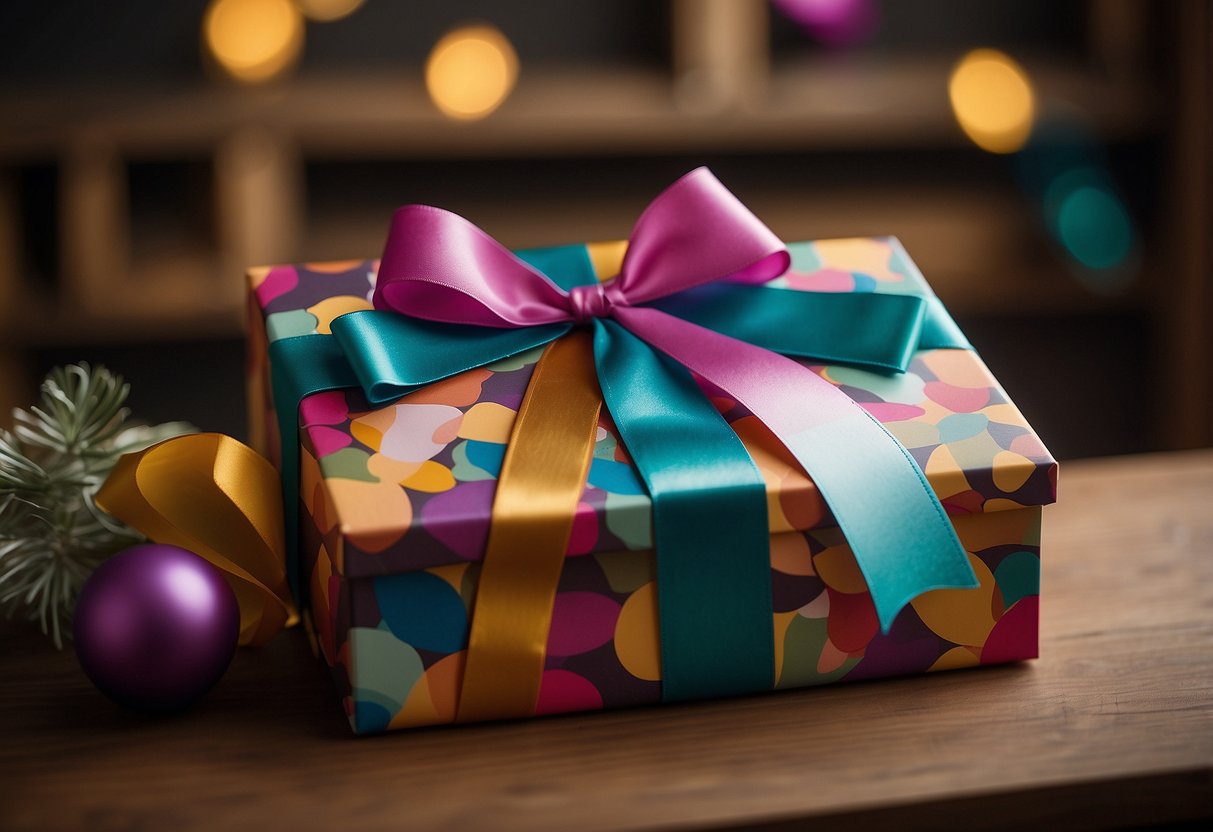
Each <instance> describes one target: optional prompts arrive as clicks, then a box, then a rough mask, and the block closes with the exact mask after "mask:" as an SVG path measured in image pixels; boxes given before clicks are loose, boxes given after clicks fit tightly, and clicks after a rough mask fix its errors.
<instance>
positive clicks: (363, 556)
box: [250, 239, 1056, 731]
mask: <svg viewBox="0 0 1213 832" xmlns="http://www.w3.org/2000/svg"><path fill="white" fill-rule="evenodd" d="M789 248H790V250H791V252H792V255H793V265H792V269H791V270H790V271H789V273H788V274H787V275H785V276H784V277H782V278H780V279H779V280H778V281H776V282H775V284H773V285H777V286H781V287H783V288H790V289H801V290H808V291H831V292H893V293H915V294H924V295H925V294H927V293H929V291H930V290H929V289H928V288H927V286H926V284H925V282H924V281H923V279H922V277H921V275H919V273H918V272H917V270H916V268H915V267H914V266H913V264H912V263H911V262H910V261H909V260H908V258H907V257H906V256H905V254H904V252H902V250H901V248H900V246H898V245H897V244H896V243H895V242H894V241H890V240H884V239H855V240H834V241H819V242H815V243H796V244H791V245H790V246H789ZM376 265H377V264H376V263H375V262H374V261H356V262H348V263H340V264H311V265H299V266H280V267H273V268H269V269H260V270H255V271H254V272H253V273H251V275H250V280H251V283H252V290H253V295H254V298H255V299H256V304H257V306H259V308H260V311H261V315H260V316H258V317H263V320H264V329H263V336H262V337H268V340H271V341H272V340H275V339H277V338H284V337H291V336H294V335H304V334H317V333H318V334H322V335H323V334H327V333H328V331H329V330H328V327H329V324H330V323H331V321H332V319H333V318H334V317H336V315H339V314H343V313H345V312H348V311H353V310H356V309H364V308H368V306H369V298H370V294H371V292H372V291H373V288H374V276H375V269H376ZM258 329H259V327H258V326H257V324H256V322H255V326H254V330H258ZM253 337H254V341H253V343H254V344H257V343H258V342H257V340H256V339H257V337H258V333H257V332H256V331H255V333H254V336H253ZM540 352H541V350H533V351H530V352H529V353H524V354H521V355H519V356H514V357H512V358H510V359H506V360H504V361H501V362H498V363H497V364H493V365H489V366H488V367H485V368H481V369H477V370H472V371H469V372H467V373H463V374H461V375H459V376H456V377H453V378H451V379H447V380H445V381H442V382H439V383H437V384H434V385H431V386H429V387H427V388H425V389H424V390H420V391H417V392H415V393H413V394H411V395H409V396H406V397H404V398H402V399H400V400H398V401H397V402H395V403H392V404H388V405H385V406H382V407H380V408H377V409H372V408H371V407H370V406H369V405H368V404H367V403H366V401H365V399H363V398H362V396H361V394H360V393H359V392H358V391H355V390H348V391H335V392H328V393H321V394H317V395H315V396H312V397H309V398H308V399H307V400H305V402H304V403H303V405H302V406H301V407H300V419H301V425H302V428H303V430H302V443H303V451H304V453H303V466H302V482H301V499H302V501H303V503H304V508H305V510H306V512H307V513H308V515H309V516H310V518H311V520H310V523H309V522H305V526H309V525H310V526H311V528H310V529H305V531H306V532H307V533H308V534H307V538H308V540H309V541H310V542H309V544H308V549H307V552H306V558H305V560H307V561H309V566H308V568H309V569H310V570H311V573H312V580H311V588H312V606H313V614H314V616H315V619H316V622H315V623H316V629H317V633H318V636H319V638H320V642H321V645H322V647H323V648H324V652H325V655H326V657H327V658H328V660H329V662H330V664H332V665H333V666H334V671H335V672H336V674H337V676H338V677H339V684H340V685H341V686H342V692H343V694H344V695H345V696H346V697H347V713H349V715H350V717H351V720H352V721H353V722H354V724H355V727H356V729H357V730H359V731H374V730H381V729H383V728H389V727H391V728H395V727H405V726H408V725H422V724H430V723H434V722H444V721H450V719H453V714H454V703H455V701H456V700H455V699H454V697H455V696H456V695H457V690H458V684H457V682H458V678H459V677H460V675H461V672H462V670H461V662H462V647H461V644H462V641H463V640H466V628H467V621H466V610H467V609H469V608H470V601H471V596H472V593H473V592H474V587H475V583H476V575H477V570H478V566H477V563H476V561H478V559H479V558H480V557H481V554H482V553H483V549H484V542H485V538H486V536H487V533H488V525H489V513H490V510H491V506H492V501H493V495H494V490H495V485H496V478H497V475H498V473H499V471H500V467H501V463H502V459H503V457H504V451H505V442H506V441H507V439H508V436H509V433H510V430H511V428H512V425H513V421H514V418H515V416H516V413H517V409H518V407H519V405H520V403H521V400H522V396H523V393H524V392H525V389H526V385H527V383H528V381H529V378H530V374H531V372H532V370H533V368H534V363H535V362H536V361H537V360H538V358H539V355H540ZM264 360H265V358H264V355H263V354H262V353H260V352H258V351H256V350H255V351H254V352H253V353H252V354H251V362H250V363H251V366H250V376H251V378H252V379H253V380H254V383H258V382H259V385H258V386H259V389H260V391H261V394H262V397H263V398H264V401H265V402H267V406H266V407H265V408H264V410H265V411H266V412H265V413H263V418H264V424H262V425H258V426H255V429H254V434H255V435H264V436H265V437H267V442H269V443H270V444H272V442H273V437H275V435H276V431H275V429H274V427H273V414H272V411H270V410H269V407H268V401H269V400H268V392H267V390H266V385H265V377H266V373H265V368H264ZM259 364H260V366H259ZM813 369H814V370H815V371H816V372H818V373H819V374H820V375H821V376H822V377H823V378H825V379H827V380H828V381H830V382H831V383H833V384H835V385H837V386H839V387H840V388H841V389H842V390H843V391H845V392H846V393H847V394H848V395H850V396H851V397H852V398H853V399H855V400H856V401H857V402H858V403H860V405H861V406H863V407H864V408H866V409H867V410H868V411H869V412H870V413H871V414H872V415H873V416H874V417H875V418H877V419H878V420H879V421H881V422H882V423H883V424H884V425H885V426H886V427H887V428H888V429H889V431H890V432H891V433H893V435H894V436H896V437H897V438H898V439H899V440H900V441H901V442H902V443H903V444H904V445H905V446H906V447H907V449H908V450H909V451H910V454H911V455H912V457H913V458H914V460H915V462H916V463H917V464H918V465H919V466H920V467H921V468H922V469H923V470H924V472H925V473H926V474H927V477H928V479H929V480H930V482H931V484H932V486H933V488H934V489H935V491H936V493H937V494H938V495H939V497H940V499H941V501H942V502H943V503H944V506H945V508H946V509H947V510H948V513H949V514H950V515H951V516H952V517H953V519H954V522H955V523H956V525H957V527H958V529H961V528H962V527H964V528H972V527H976V526H984V527H989V528H990V529H991V530H995V529H996V530H997V531H989V532H982V533H981V534H979V535H978V536H979V537H981V538H982V539H981V540H980V541H979V542H980V543H982V544H988V545H981V546H978V547H977V548H973V547H969V551H970V553H971V555H972V556H973V558H974V567H975V569H976V570H977V572H978V575H979V578H981V579H982V586H981V588H980V589H979V590H976V591H974V592H972V593H967V594H966V598H965V599H964V600H963V601H962V600H959V599H957V598H951V599H950V600H949V597H950V596H951V595H955V594H956V593H948V592H942V593H931V594H929V595H927V596H923V598H921V599H919V601H917V602H915V605H914V610H913V611H912V612H911V611H907V612H904V613H903V614H902V616H901V617H900V618H899V619H898V621H897V623H896V625H895V626H894V629H893V631H892V632H891V633H889V634H888V635H885V636H880V635H877V627H876V623H875V615H874V612H873V610H872V607H871V601H870V599H869V598H868V596H867V593H866V585H865V584H864V582H863V578H862V575H860V574H859V571H858V569H857V568H856V567H855V565H854V560H853V558H852V557H851V555H850V551H849V549H847V547H846V546H845V543H844V542H843V540H842V539H841V537H839V536H838V532H837V529H835V528H833V526H834V521H833V519H832V518H831V517H830V515H829V511H828V509H827V508H826V507H825V505H824V504H823V503H822V501H821V499H820V496H819V495H818V493H817V492H816V489H815V488H814V486H813V484H812V482H811V480H809V478H808V477H806V476H805V475H804V473H803V472H801V471H800V470H799V468H798V467H797V466H796V465H795V464H794V463H793V462H792V461H791V458H790V457H789V456H788V455H787V453H786V452H785V451H784V450H783V449H782V448H781V447H780V446H779V445H778V443H777V442H775V441H774V440H773V439H772V438H771V437H770V435H769V434H768V433H767V432H766V430H765V428H763V426H762V425H761V424H760V423H758V422H757V420H755V419H754V418H753V417H752V416H750V415H749V414H748V413H747V412H746V411H744V409H742V408H740V407H738V406H736V404H735V403H734V402H731V401H728V400H725V399H714V403H715V404H716V405H717V407H718V409H720V410H721V412H722V413H723V415H724V416H725V418H726V419H728V420H729V421H730V422H731V424H732V425H733V427H734V428H735V429H736V430H737V432H738V434H739V436H740V437H741V438H742V440H743V442H745V444H746V446H747V448H748V449H749V450H750V452H751V454H752V456H753V457H754V459H755V462H756V463H757V465H758V467H759V469H760V470H761V471H762V473H763V476H764V478H765V480H766V482H767V490H768V504H769V512H770V522H771V528H772V533H773V534H774V535H775V536H774V537H773V546H772V587H773V591H774V597H775V601H776V607H775V619H774V633H775V636H776V653H777V657H778V660H779V666H780V672H779V679H778V686H779V687H798V686H803V685H811V684H821V683H824V682H830V681H836V680H841V679H852V678H867V677H870V676H882V675H892V674H897V673H915V672H921V671H925V670H929V669H945V668H951V667H964V666H969V665H971V664H977V663H980V662H982V661H987V662H988V661H1007V660H1010V659H1013V658H1026V657H1028V656H1029V655H1031V654H1034V651H1035V630H1034V627H1035V615H1034V614H1029V613H1028V612H1027V611H1026V609H1027V607H1025V611H1023V612H1017V613H1016V614H1015V615H1014V616H1012V620H1011V623H1009V624H1006V625H1001V621H1002V618H1003V617H1004V614H1005V613H1007V612H1008V610H1010V609H1018V608H1019V607H1020V605H1021V604H1026V605H1028V606H1031V605H1032V604H1034V603H1035V595H1036V589H1035V586H1036V583H1037V582H1038V577H1039V561H1038V549H1037V543H1036V537H1037V536H1038V527H1039V509H1038V508H1035V507H1036V506H1040V505H1042V504H1045V503H1048V502H1052V500H1053V498H1054V494H1055V483H1056V466H1055V463H1054V462H1053V460H1052V459H1051V457H1050V456H1049V454H1048V451H1047V450H1046V449H1045V448H1044V446H1043V445H1042V443H1041V442H1040V440H1039V439H1038V438H1037V436H1036V434H1035V433H1034V432H1033V431H1032V429H1031V428H1030V427H1029V426H1028V424H1027V423H1026V421H1025V420H1024V418H1023V416H1022V415H1021V414H1020V413H1019V411H1018V410H1017V409H1016V408H1015V406H1014V405H1013V404H1012V403H1011V402H1010V400H1009V399H1008V398H1007V397H1006V395H1005V393H1004V392H1003V391H1002V390H1001V388H1000V387H999V385H998V384H997V382H996V381H995V380H994V379H993V377H992V376H991V375H990V373H989V371H988V370H987V369H986V368H985V366H984V364H983V363H982V362H981V360H980V358H979V357H978V356H977V355H976V354H975V353H973V352H970V351H964V350H933V351H923V352H919V353H918V354H917V355H916V356H915V357H914V360H913V362H912V365H911V367H910V371H909V372H907V373H905V374H901V375H893V376H890V375H882V374H877V373H871V372H867V371H864V370H859V369H856V368H850V367H841V366H814V367H813ZM273 451H276V449H272V450H271V455H273ZM587 480H588V481H587V484H586V488H585V491H584V492H583V494H582V497H581V501H580V504H579V506H578V512H577V516H576V521H575V523H574V529H573V537H572V541H571V542H570V547H569V559H568V560H567V561H566V566H565V570H564V575H563V578H562V585H561V588H560V595H559V596H558V598H557V606H556V611H555V613H554V617H553V626H552V641H551V643H550V645H549V659H548V672H547V673H546V674H545V676H544V680H543V686H542V688H541V691H540V701H539V707H538V710H539V712H540V713H556V712H561V711H568V710H584V709H589V708H596V707H618V706H622V705H628V704H639V703H643V702H656V701H659V698H660V687H659V682H658V679H659V673H660V670H659V659H658V656H659V650H658V646H657V640H656V623H655V622H656V607H655V604H656V594H655V592H654V591H653V583H652V580H653V578H652V558H651V554H650V553H649V552H648V549H649V547H650V546H651V527H650V522H649V512H650V504H649V500H648V497H647V496H646V494H645V492H644V489H643V487H642V485H641V483H640V480H639V478H638V476H637V474H636V471H635V469H634V467H633V466H632V464H631V461H630V460H629V459H628V457H627V454H626V451H625V449H624V448H623V447H622V446H621V444H620V442H619V440H618V436H617V434H616V432H615V429H614V426H613V425H612V424H611V422H610V418H609V414H604V416H603V419H602V422H601V424H600V428H599V431H598V440H597V444H596V446H595V449H594V458H593V461H592V464H591V467H590V471H589V475H588V478H587ZM971 534H977V533H976V532H972V533H971ZM962 539H963V534H962ZM966 546H968V542H967V541H966ZM342 576H344V577H342ZM428 576H434V580H430V579H429V577H428ZM936 595H938V596H940V597H939V598H934V597H933V596H936ZM968 596H972V597H968ZM978 596H980V599H978ZM1008 599H1009V600H1008ZM419 611H424V612H419ZM457 613H458V614H457ZM911 622H912V623H911ZM1029 630H1031V632H1029ZM370 633H374V634H373V635H372V634H370ZM384 634H386V636H390V639H391V640H392V641H394V642H395V643H396V644H398V645H399V646H396V645H395V644H391V643H390V642H389V641H385V635H384ZM991 642H992V644H993V646H989V647H988V652H987V653H985V654H983V650H986V649H987V646H988V644H989V643H991ZM957 651H960V652H957ZM414 656H416V657H417V658H416V659H414V658H413V657H414ZM384 661H396V662H401V663H402V665H401V666H402V667H408V668H413V667H414V666H416V663H417V662H420V666H422V667H424V668H425V672H424V673H423V674H421V675H419V676H418V677H417V679H416V680H415V681H414V682H413V683H412V685H411V686H410V687H409V689H408V691H406V692H405V693H403V694H402V693H401V690H400V688H401V686H402V684H403V683H402V682H400V680H399V677H393V679H395V681H394V682H393V683H392V685H386V684H384V683H379V682H373V681H372V680H373V679H374V678H375V673H374V671H371V670H369V668H371V667H372V666H374V667H379V666H380V664H381V663H382V662H384ZM410 673H411V670H410ZM406 675H407V674H406ZM385 687H391V690H383V689H381V688H385Z"/></svg>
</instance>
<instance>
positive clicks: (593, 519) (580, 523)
mask: <svg viewBox="0 0 1213 832" xmlns="http://www.w3.org/2000/svg"><path fill="white" fill-rule="evenodd" d="M597 542H598V515H597V514H596V513H595V512H594V507H593V506H591V505H589V504H588V503H578V504H577V512H576V513H575V514H574V515H573V533H572V534H571V535H569V551H568V553H569V554H570V555H588V554H589V553H590V552H592V551H594V544H595V543H597Z"/></svg>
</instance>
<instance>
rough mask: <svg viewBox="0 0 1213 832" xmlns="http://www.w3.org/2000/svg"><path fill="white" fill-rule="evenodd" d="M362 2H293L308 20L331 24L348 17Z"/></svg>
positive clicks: (308, 0)
mask: <svg viewBox="0 0 1213 832" xmlns="http://www.w3.org/2000/svg"><path fill="white" fill-rule="evenodd" d="M363 2H364V0H295V5H297V6H298V7H299V11H301V12H303V13H304V14H305V15H307V19H308V20H315V21H316V22H317V23H331V22H332V21H334V20H340V19H341V18H343V17H349V16H350V15H351V14H353V13H354V12H356V11H357V10H358V7H359V6H361V5H362V3H363Z"/></svg>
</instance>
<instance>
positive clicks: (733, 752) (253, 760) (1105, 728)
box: [0, 451, 1213, 832]
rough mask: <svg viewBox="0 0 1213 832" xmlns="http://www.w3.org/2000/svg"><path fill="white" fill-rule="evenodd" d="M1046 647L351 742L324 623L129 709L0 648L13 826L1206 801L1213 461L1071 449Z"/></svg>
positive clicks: (1209, 804)
mask: <svg viewBox="0 0 1213 832" xmlns="http://www.w3.org/2000/svg"><path fill="white" fill-rule="evenodd" d="M1043 560H1044V566H1043V576H1042V581H1043V588H1044V589H1043V593H1044V594H1043V600H1044V604H1043V608H1042V616H1043V618H1042V624H1041V656H1042V658H1041V659H1040V660H1039V661H1036V662H1029V663H1026V664H1021V665H1015V666H1008V667H1000V668H987V669H980V670H971V671H960V672H951V673H943V674H936V675H932V676H928V677H918V678H911V679H899V680H888V681H877V682H864V683H857V684H850V685H837V686H833V687H828V688H817V689H810V690H800V691H788V692H783V693H778V694H773V695H768V696H756V697H748V698H742V699H735V700H731V701H723V702H706V703H696V704H689V705H680V706H676V707H664V708H644V709H638V710H632V711H617V712H611V713H599V714H590V715H579V716H567V717H556V718H547V719H539V720H530V721H523V722H515V723H505V724H495V725H480V726H466V727H459V728H438V729H429V730H423V731H404V732H397V733H394V734H388V735H383V736H378V737H371V738H356V737H354V736H353V735H352V734H351V733H350V731H349V728H348V727H347V725H346V722H345V718H344V716H342V715H341V713H340V709H339V707H338V704H337V699H336V697H335V695H334V693H333V690H332V688H331V684H330V682H329V680H328V678H327V675H326V672H325V671H324V670H323V668H322V665H321V664H320V662H318V661H317V660H314V659H313V658H312V656H311V653H310V650H309V647H308V645H307V642H306V639H305V638H304V636H303V634H302V633H300V632H298V631H295V632H291V633H288V634H286V635H284V636H280V637H279V638H277V639H276V640H275V641H274V642H273V643H271V644H270V645H269V646H268V647H266V648H262V649H261V650H242V651H240V652H239V655H238V656H237V658H236V660H235V663H234V665H233V667H232V669H231V670H230V671H229V672H228V674H227V676H226V677H225V678H224V679H223V680H222V681H221V682H220V684H219V685H218V686H217V687H216V688H215V690H214V691H213V692H212V693H211V695H210V696H209V697H208V699H207V700H206V701H205V702H204V703H203V704H202V705H201V706H199V707H197V708H196V709H194V710H193V711H190V712H188V713H186V714H184V715H181V716H177V717H171V718H149V717H144V716H140V715H137V714H132V713H127V712H124V711H122V710H120V709H119V708H118V707H117V706H114V705H112V704H110V702H109V701H108V700H106V699H105V698H103V697H102V696H101V695H100V694H99V693H97V692H96V691H95V689H93V688H92V687H91V685H90V684H89V682H88V681H87V679H85V677H84V675H83V673H82V672H81V671H80V669H79V667H78V665H77V664H76V662H75V660H74V657H73V656H72V654H71V652H70V651H68V652H65V653H57V652H55V651H54V649H53V648H52V647H50V646H49V643H48V642H46V641H45V640H43V639H42V637H41V636H40V635H37V634H35V633H34V632H33V631H31V630H30V629H29V628H28V627H25V626H17V625H9V627H8V629H7V630H5V631H4V638H3V640H2V642H0V643H2V645H3V646H2V647H0V668H2V671H0V680H2V681H0V737H2V738H3V739H2V740H0V828H6V829H31V830H33V829H37V830H48V829H74V828H88V829H101V830H104V829H150V830H158V829H174V830H188V829H204V830H207V832H210V831H211V830H215V829H246V828H253V827H254V825H255V826H257V827H261V828H268V829H289V830H306V829H336V828H351V829H407V828H418V829H421V828H442V829H477V828H501V829H521V830H528V831H530V830H547V829H553V830H565V829H578V830H592V829H607V828H629V829H630V828H654V827H679V828H703V827H707V828H721V827H737V826H744V827H747V828H754V827H760V828H764V829H772V830H773V829H784V828H787V829H791V828H800V826H801V824H802V823H803V822H804V821H806V820H807V819H810V818H812V819H815V820H819V821H832V822H834V823H836V824H838V825H842V824H843V823H846V824H848V825H850V824H852V823H857V822H859V823H862V824H863V828H886V827H887V828H890V829H892V828H896V829H906V828H914V827H930V828H963V829H980V828H1003V827H1011V826H1016V827H1020V826H1024V825H1026V824H1033V825H1037V826H1041V825H1043V826H1052V827H1061V828H1066V829H1081V828H1102V827H1108V826H1113V825H1126V826H1127V825H1141V824H1149V823H1156V822H1175V821H1191V820H1194V819H1200V818H1213V451H1199V452H1191V453H1184V454H1172V455H1155V456H1143V457H1124V458H1118V459H1108V460H1092V461H1085V462H1075V463H1072V464H1067V465H1064V466H1063V475H1062V485H1061V502H1060V503H1059V504H1058V505H1056V506H1054V507H1051V508H1049V509H1047V510H1046V517H1045V539H1044V558H1043Z"/></svg>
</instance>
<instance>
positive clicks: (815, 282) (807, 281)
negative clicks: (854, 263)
mask: <svg viewBox="0 0 1213 832" xmlns="http://www.w3.org/2000/svg"><path fill="white" fill-rule="evenodd" d="M786 278H787V281H788V285H789V286H791V287H793V288H795V289H801V290H804V291H807V292H852V291H854V290H855V278H854V277H853V276H852V275H851V273H850V272H846V271H842V270H841V269H821V270H819V271H815V272H812V273H810V274H797V273H796V272H788V273H787V275H786Z"/></svg>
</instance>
